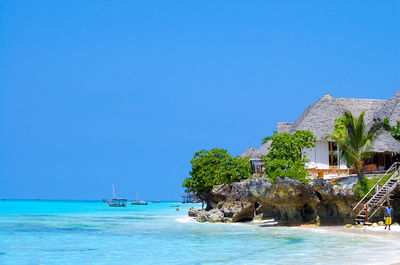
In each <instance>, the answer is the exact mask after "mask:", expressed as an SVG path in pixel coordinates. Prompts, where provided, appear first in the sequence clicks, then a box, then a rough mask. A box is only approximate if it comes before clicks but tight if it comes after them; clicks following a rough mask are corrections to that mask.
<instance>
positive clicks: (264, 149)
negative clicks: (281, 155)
mask: <svg viewBox="0 0 400 265" xmlns="http://www.w3.org/2000/svg"><path fill="white" fill-rule="evenodd" d="M271 143H272V140H269V141H268V142H266V143H265V144H263V145H262V146H260V148H258V149H256V150H255V151H254V153H253V154H252V155H251V156H250V160H252V161H261V160H262V159H263V157H264V156H266V155H267V154H268V152H269V147H270V146H271Z"/></svg>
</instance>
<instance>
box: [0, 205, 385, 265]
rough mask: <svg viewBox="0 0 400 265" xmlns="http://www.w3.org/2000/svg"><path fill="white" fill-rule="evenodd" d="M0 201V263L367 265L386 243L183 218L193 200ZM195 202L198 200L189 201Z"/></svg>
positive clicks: (357, 237)
mask: <svg viewBox="0 0 400 265" xmlns="http://www.w3.org/2000/svg"><path fill="white" fill-rule="evenodd" d="M173 205H177V203H176V202H172V203H167V202H164V203H163V202H161V203H157V204H149V205H147V206H140V205H139V206H131V205H129V206H128V207H126V208H110V207H108V205H107V204H105V203H101V202H90V201H22V200H21V201H20V200H14V201H0V264H298V263H305V264H371V263H380V262H382V258H383V255H382V254H381V255H379V253H378V254H374V255H371V251H372V250H376V249H380V248H382V245H384V244H387V243H385V242H383V241H380V240H377V239H376V238H371V237H366V236H356V235H334V234H330V233H329V234H324V233H314V232H311V230H310V229H300V228H286V227H268V228H261V227H257V226H248V225H234V224H210V223H194V222H185V221H186V220H187V218H186V216H187V210H188V209H189V207H191V206H193V205H181V204H180V207H179V208H180V211H176V207H171V206H173ZM195 206H196V207H199V205H195Z"/></svg>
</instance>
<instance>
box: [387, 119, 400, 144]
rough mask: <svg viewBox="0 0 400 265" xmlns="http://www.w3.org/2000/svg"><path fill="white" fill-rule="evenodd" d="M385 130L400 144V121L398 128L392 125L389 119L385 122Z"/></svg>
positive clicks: (397, 124)
mask: <svg viewBox="0 0 400 265" xmlns="http://www.w3.org/2000/svg"><path fill="white" fill-rule="evenodd" d="M383 128H384V129H385V130H386V131H388V132H389V133H390V134H391V135H392V136H393V138H394V139H396V140H397V141H399V142H400V121H397V123H396V126H392V125H390V122H389V119H388V118H386V119H384V120H383Z"/></svg>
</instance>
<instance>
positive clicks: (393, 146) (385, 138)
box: [371, 130, 400, 153]
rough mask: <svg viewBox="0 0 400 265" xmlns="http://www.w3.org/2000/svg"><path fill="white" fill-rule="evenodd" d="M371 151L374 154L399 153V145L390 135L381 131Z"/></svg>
mask: <svg viewBox="0 0 400 265" xmlns="http://www.w3.org/2000/svg"><path fill="white" fill-rule="evenodd" d="M371 151H372V152H376V153H383V152H389V153H400V143H399V142H398V141H397V140H396V139H394V138H393V137H392V136H391V135H390V133H388V132H387V131H385V130H381V131H380V134H379V135H378V137H377V138H376V140H375V144H374V146H373V147H372V150H371Z"/></svg>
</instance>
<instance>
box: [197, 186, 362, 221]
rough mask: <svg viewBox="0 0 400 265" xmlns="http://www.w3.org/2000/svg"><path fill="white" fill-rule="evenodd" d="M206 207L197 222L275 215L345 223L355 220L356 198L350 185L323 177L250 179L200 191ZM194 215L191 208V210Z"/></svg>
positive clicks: (274, 216)
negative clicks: (342, 185) (303, 180)
mask: <svg viewBox="0 0 400 265" xmlns="http://www.w3.org/2000/svg"><path fill="white" fill-rule="evenodd" d="M198 196H199V197H200V198H201V199H203V200H204V201H205V202H206V203H207V208H206V210H205V211H203V212H201V213H197V214H196V216H197V219H198V220H199V221H207V220H211V221H212V222H217V221H218V220H220V221H224V222H227V221H232V222H240V221H245V220H252V219H253V218H255V217H256V218H261V219H268V218H274V219H275V220H277V221H278V222H279V224H282V225H299V224H321V225H328V224H345V223H351V222H353V221H354V212H353V210H352V206H354V205H355V203H356V202H357V201H358V199H359V198H358V197H357V196H355V195H354V192H353V187H351V186H350V187H340V186H337V185H332V183H330V182H326V181H325V180H323V179H317V180H315V181H314V182H313V183H301V182H300V181H298V180H293V179H290V178H282V179H277V180H276V183H274V184H271V182H270V181H269V180H267V179H265V178H258V179H249V180H243V181H240V182H234V183H231V184H228V185H219V186H216V187H215V188H214V189H212V190H207V191H203V192H199V193H198ZM190 214H192V215H193V216H194V211H191V213H190Z"/></svg>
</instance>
